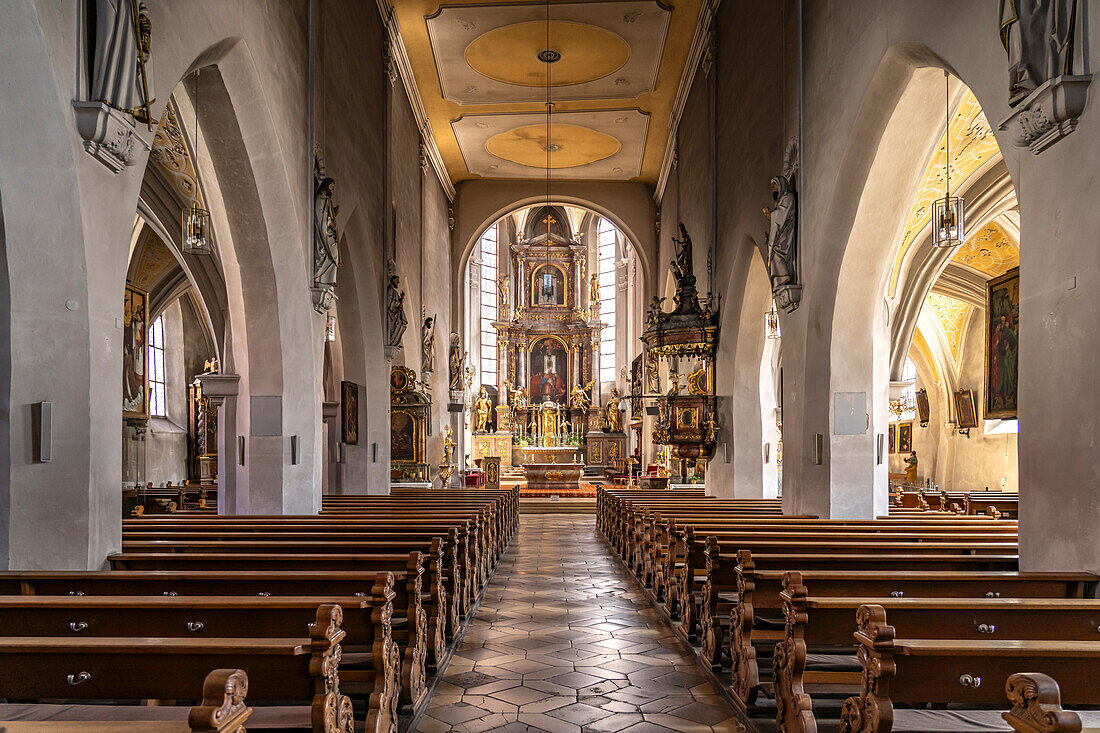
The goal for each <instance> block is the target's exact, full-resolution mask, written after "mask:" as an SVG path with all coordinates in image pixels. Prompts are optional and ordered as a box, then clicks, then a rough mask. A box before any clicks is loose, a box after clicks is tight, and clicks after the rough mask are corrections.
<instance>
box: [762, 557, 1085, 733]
mask: <svg viewBox="0 0 1100 733" xmlns="http://www.w3.org/2000/svg"><path fill="white" fill-rule="evenodd" d="M925 583H926V584H927V585H933V584H934V583H935V580H934V579H933V578H928V579H927V580H926V581H925ZM852 590H853V591H858V592H857V593H856V594H855V595H844V596H822V595H818V594H816V593H815V592H814V590H813V588H812V587H808V586H807V585H805V584H804V578H803V577H802V574H801V573H798V572H791V573H787V574H785V575H784V578H783V592H782V593H781V599H782V603H783V615H784V618H785V620H786V624H785V628H784V636H783V638H782V639H781V640H780V641H779V643H777V644H776V645H775V649H774V652H773V662H772V675H773V680H774V697H775V700H776V705H777V719H776V724H777V726H778V727H779V729H780V730H782V731H785V733H816V731H817V721H816V719H815V714H814V710H813V699H812V696H811V694H810V691H811V688H810V687H809V686H810V685H814V684H821V683H826V684H828V685H829V687H830V689H829V694H830V695H835V694H836V689H835V687H836V686H837V685H840V684H847V685H854V686H856V687H857V688H858V686H859V683H860V682H861V680H862V670H861V668H860V666H859V663H858V662H857V661H856V660H855V657H854V654H855V652H856V646H855V642H854V640H853V637H852V632H853V630H854V628H855V622H854V619H855V618H856V611H857V610H858V609H859V608H860V607H861V606H863V605H865V604H867V603H871V602H872V599H873V597H871V596H869V595H868V594H867V593H866V591H865V589H863V588H861V587H858V586H857V587H856V588H853V589H852ZM914 590H915V589H912V588H910V589H909V591H910V592H908V593H907V592H906V591H905V590H900V589H895V590H894V591H893V592H894V593H899V594H900V595H899V596H898V597H895V598H879V599H873V602H874V603H877V604H878V605H880V606H882V607H883V608H885V609H886V612H887V613H888V614H889V616H890V623H891V625H892V626H894V628H895V630H896V631H898V632H899V633H901V634H902V635H904V636H907V637H912V636H925V635H927V632H934V634H935V635H936V637H937V638H940V639H1008V640H1021V639H1056V640H1076V641H1093V640H1095V639H1096V636H1097V628H1098V626H1100V600H1097V599H1087V600H1086V599H1080V598H1076V599H1066V598H1004V597H1002V598H985V597H975V598H959V597H918V596H917V594H916V593H915V592H913V591H914ZM929 590H933V592H936V593H938V589H929ZM815 668H816V669H815ZM822 668H823V669H822ZM853 692H858V689H856V690H853Z"/></svg>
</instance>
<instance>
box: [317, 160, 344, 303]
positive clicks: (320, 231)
mask: <svg viewBox="0 0 1100 733" xmlns="http://www.w3.org/2000/svg"><path fill="white" fill-rule="evenodd" d="M313 182H314V184H315V188H314V191H313V286H312V287H311V288H310V292H311V293H312V294H313V308H314V310H316V311H317V312H318V313H324V312H325V311H327V310H328V309H329V308H331V307H332V304H333V302H334V301H335V300H336V269H337V268H338V267H339V266H340V233H339V232H338V231H337V230H336V215H337V214H338V213H339V212H340V207H339V206H337V205H336V203H335V201H334V200H333V195H334V194H335V192H336V182H335V181H334V180H333V179H332V178H330V177H329V176H328V175H326V171H325V161H324V159H323V158H322V157H321V155H320V153H314V158H313Z"/></svg>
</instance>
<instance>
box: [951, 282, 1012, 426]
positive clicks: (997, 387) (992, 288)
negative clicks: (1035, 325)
mask: <svg viewBox="0 0 1100 733" xmlns="http://www.w3.org/2000/svg"><path fill="white" fill-rule="evenodd" d="M1019 354H1020V268H1019V267H1014V268H1012V269H1011V270H1009V271H1008V272H1006V273H1005V274H1004V275H1001V276H1000V277H995V278H993V279H992V280H990V281H989V282H987V283H986V285H985V385H984V386H985V389H984V392H985V403H984V408H985V409H984V410H983V412H984V414H985V418H986V419H987V420H991V419H999V420H1013V419H1015V418H1016V415H1017V406H1018V402H1017V397H1018V391H1019V368H1018V364H1019ZM960 427H962V426H960Z"/></svg>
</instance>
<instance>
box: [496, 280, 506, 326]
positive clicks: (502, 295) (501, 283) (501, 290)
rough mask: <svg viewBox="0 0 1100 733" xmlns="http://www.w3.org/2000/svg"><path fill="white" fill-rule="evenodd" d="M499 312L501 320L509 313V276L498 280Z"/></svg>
mask: <svg viewBox="0 0 1100 733" xmlns="http://www.w3.org/2000/svg"><path fill="white" fill-rule="evenodd" d="M497 310H498V311H500V313H499V315H500V317H501V318H504V317H505V314H506V313H507V312H508V276H507V275H502V276H501V277H499V278H497Z"/></svg>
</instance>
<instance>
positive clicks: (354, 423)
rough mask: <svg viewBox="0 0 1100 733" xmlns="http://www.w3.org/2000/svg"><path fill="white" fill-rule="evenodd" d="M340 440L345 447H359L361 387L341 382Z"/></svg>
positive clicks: (353, 383) (352, 383)
mask: <svg viewBox="0 0 1100 733" xmlns="http://www.w3.org/2000/svg"><path fill="white" fill-rule="evenodd" d="M340 438H341V442H342V443H344V444H345V445H359V385H358V384H356V383H355V382H348V381H343V382H340Z"/></svg>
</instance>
